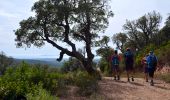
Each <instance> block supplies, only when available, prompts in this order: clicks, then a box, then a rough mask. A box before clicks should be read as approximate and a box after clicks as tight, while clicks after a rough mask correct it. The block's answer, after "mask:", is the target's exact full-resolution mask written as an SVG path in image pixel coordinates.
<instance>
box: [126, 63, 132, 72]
mask: <svg viewBox="0 0 170 100" xmlns="http://www.w3.org/2000/svg"><path fill="white" fill-rule="evenodd" d="M132 70H133V63H126V71H132Z"/></svg>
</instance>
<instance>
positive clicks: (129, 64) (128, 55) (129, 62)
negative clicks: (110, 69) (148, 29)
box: [124, 48, 134, 82]
mask: <svg viewBox="0 0 170 100" xmlns="http://www.w3.org/2000/svg"><path fill="white" fill-rule="evenodd" d="M124 57H125V66H126V72H127V78H128V82H130V77H129V74H130V73H131V79H132V81H134V78H133V73H134V69H133V64H134V56H133V53H132V51H131V50H130V48H127V49H126V52H125V53H124Z"/></svg>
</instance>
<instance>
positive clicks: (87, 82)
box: [75, 71, 98, 96]
mask: <svg viewBox="0 0 170 100" xmlns="http://www.w3.org/2000/svg"><path fill="white" fill-rule="evenodd" d="M75 85H76V86H78V87H79V91H78V93H79V94H80V95H83V96H89V95H91V94H92V93H94V92H96V91H97V88H98V84H97V79H96V78H95V77H94V76H90V75H89V74H88V73H87V72H82V71H79V72H77V74H76V77H75Z"/></svg>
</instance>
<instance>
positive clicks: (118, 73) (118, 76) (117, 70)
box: [115, 65, 120, 80]
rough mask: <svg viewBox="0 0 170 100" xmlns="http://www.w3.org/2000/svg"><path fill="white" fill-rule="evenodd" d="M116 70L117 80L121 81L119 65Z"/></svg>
mask: <svg viewBox="0 0 170 100" xmlns="http://www.w3.org/2000/svg"><path fill="white" fill-rule="evenodd" d="M115 68H116V75H117V80H120V72H119V65H116V66H115Z"/></svg>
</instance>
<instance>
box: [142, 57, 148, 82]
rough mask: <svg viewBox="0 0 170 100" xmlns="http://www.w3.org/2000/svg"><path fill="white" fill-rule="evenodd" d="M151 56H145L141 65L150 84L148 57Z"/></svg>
mask: <svg viewBox="0 0 170 100" xmlns="http://www.w3.org/2000/svg"><path fill="white" fill-rule="evenodd" d="M148 56H149V54H147V55H145V57H143V58H142V61H141V64H142V65H143V71H144V73H145V80H146V82H148V66H147V61H146V60H147V57H148Z"/></svg>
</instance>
